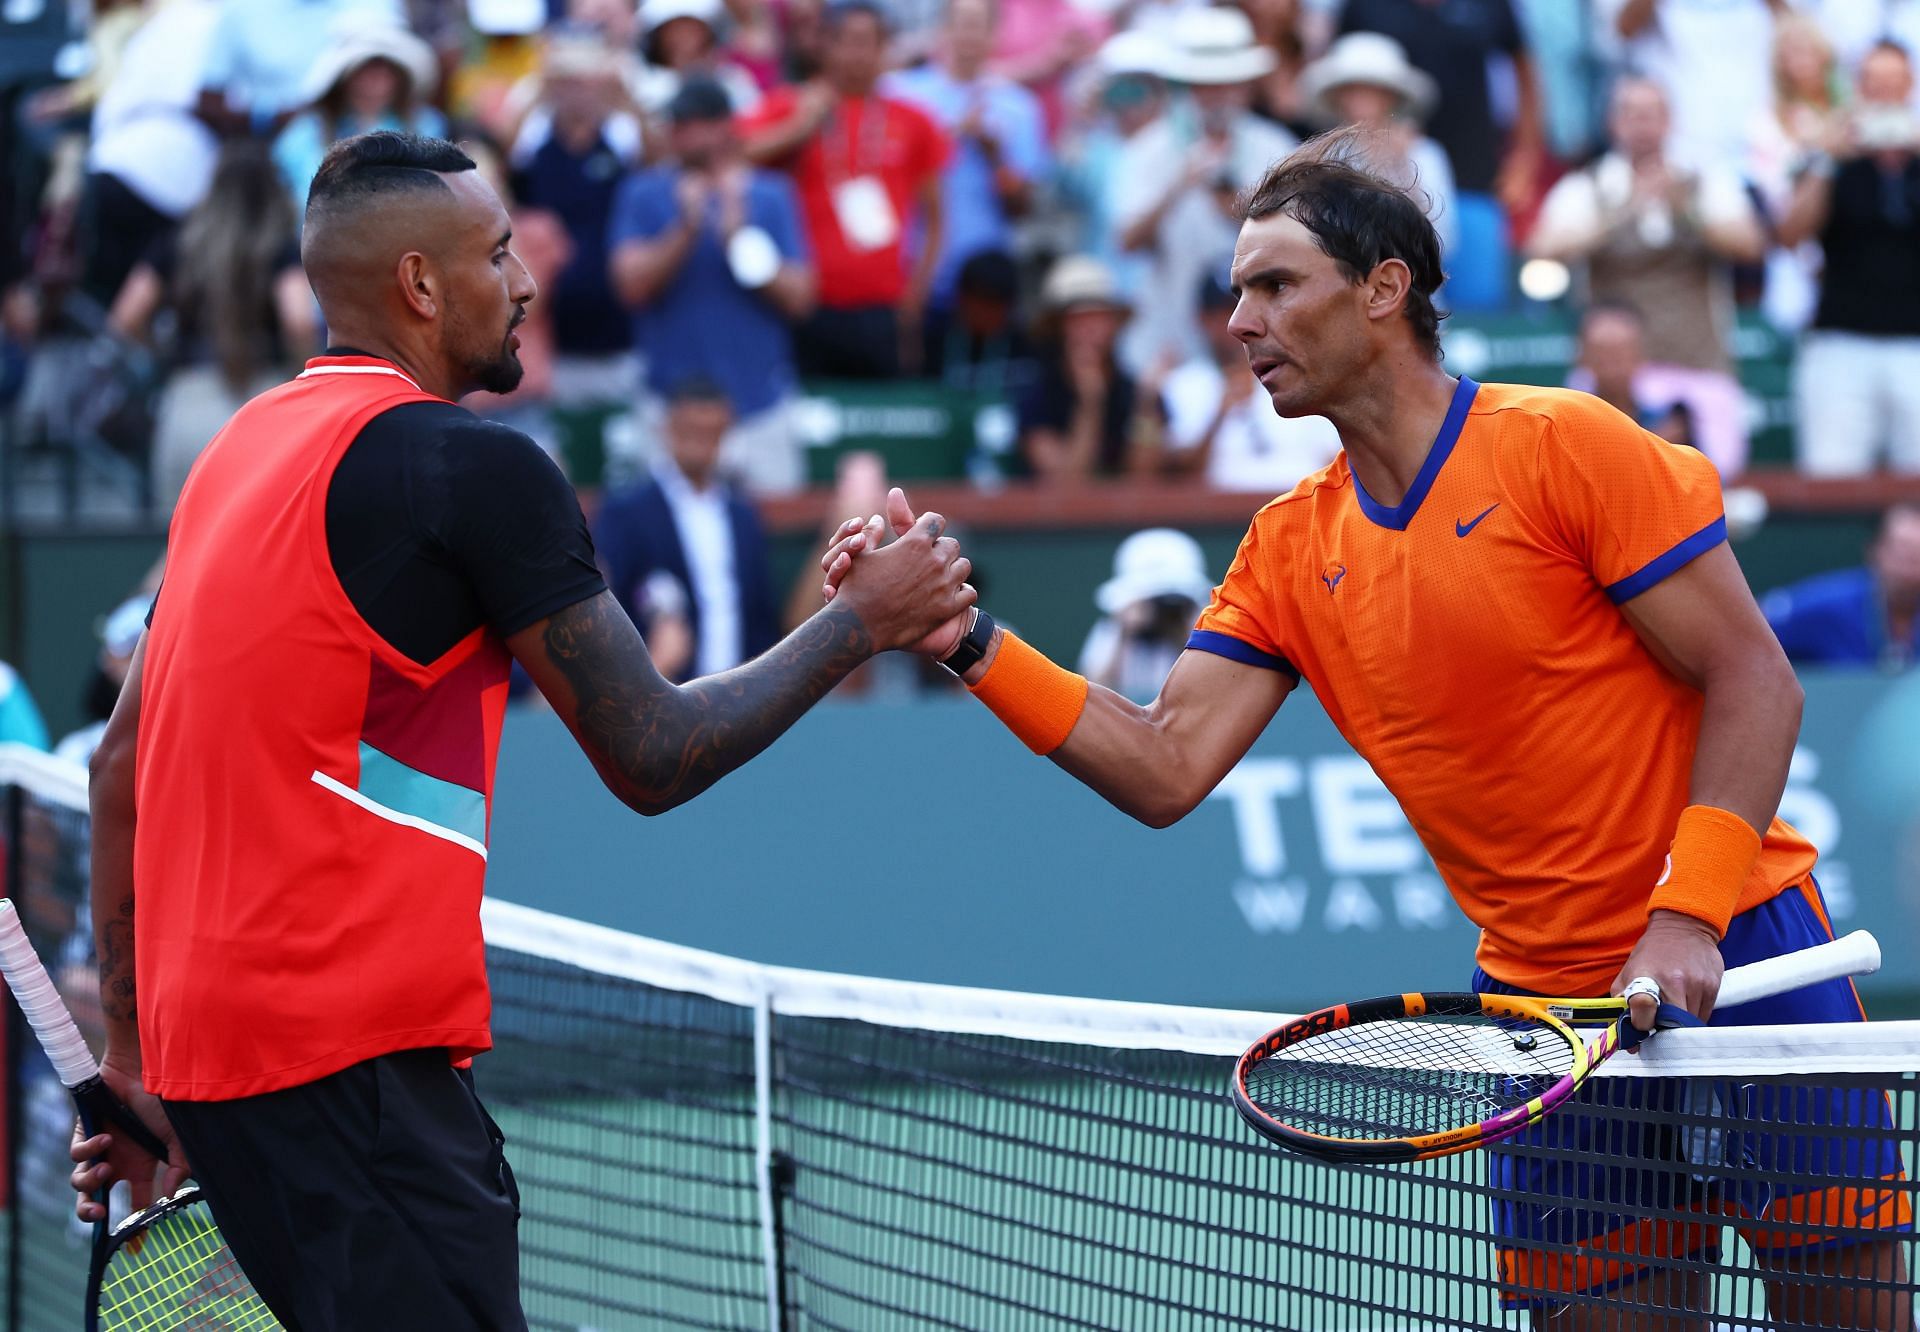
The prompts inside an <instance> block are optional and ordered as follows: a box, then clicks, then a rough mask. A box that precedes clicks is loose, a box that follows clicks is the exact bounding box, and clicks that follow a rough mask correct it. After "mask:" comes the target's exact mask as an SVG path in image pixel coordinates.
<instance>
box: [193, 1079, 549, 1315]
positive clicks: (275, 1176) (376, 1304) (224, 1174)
mask: <svg viewBox="0 0 1920 1332" xmlns="http://www.w3.org/2000/svg"><path fill="white" fill-rule="evenodd" d="M167 1116H168V1118H169V1119H171V1120H172V1122H173V1127H174V1129H175V1131H176V1132H177V1133H178V1134H179V1136H180V1143H181V1145H182V1146H183V1147H185V1148H186V1151H187V1159H188V1160H189V1161H191V1162H192V1163H193V1175H194V1178H195V1179H197V1180H198V1181H199V1182H200V1185H201V1187H202V1188H203V1189H204V1190H205V1191H206V1196H207V1201H208V1203H209V1204H210V1205H211V1206H212V1208H213V1215H214V1219H215V1220H217V1221H218V1222H219V1223H220V1229H221V1230H222V1231H223V1232H224V1233H225V1235H226V1238H227V1242H228V1243H229V1244H230V1245H232V1246H233V1252H234V1256H235V1257H236V1258H238V1259H239V1260H240V1265H241V1266H242V1267H243V1268H245V1269H246V1272H247V1275H248V1276H249V1277H250V1278H252V1280H253V1284H254V1287H255V1288H256V1289H257V1290H258V1291H259V1292H260V1295H261V1298H263V1299H264V1300H266V1302H267V1304H268V1305H269V1306H270V1307H271V1308H272V1309H273V1311H274V1313H275V1314H276V1315H278V1316H279V1318H280V1321H281V1322H282V1323H284V1324H286V1326H287V1327H288V1328H289V1329H290V1332H362V1329H369V1328H402V1327H407V1328H415V1327H417V1328H434V1329H436V1330H438V1329H447V1330H449V1332H451V1330H452V1329H468V1328H475V1329H482V1328H483V1329H488V1330H489V1332H492V1330H493V1329H511V1330H512V1332H522V1329H524V1328H525V1327H526V1325H527V1322H526V1315H525V1314H523V1313H522V1312H521V1309H520V1253H519V1237H518V1228H519V1218H520V1195H519V1191H518V1189H517V1188H516V1187H515V1185H514V1182H513V1172H512V1171H511V1170H510V1169H509V1168H508V1167H507V1161H506V1156H505V1155H504V1152H503V1148H504V1145H505V1138H504V1137H503V1136H502V1135H501V1132H500V1129H499V1127H498V1126H497V1125H496V1124H495V1123H494V1122H493V1118H492V1117H491V1116H490V1115H488V1114H487V1112H486V1109H485V1108H484V1107H483V1106H482V1105H481V1104H480V1099H479V1097H477V1096H476V1095H474V1091H473V1078H472V1076H471V1075H470V1074H468V1073H467V1072H466V1071H465V1070H464V1069H455V1068H453V1067H451V1066H450V1065H449V1064H448V1063H447V1054H446V1051H444V1050H406V1051H401V1052H400V1053H397V1054H390V1055H382V1056H381V1057H379V1058H377V1059H369V1060H367V1061H365V1062H364V1063H359V1064H354V1065H353V1066H351V1067H350V1068H345V1069H342V1070H341V1071H340V1072H338V1073H335V1074H332V1075H331V1076H328V1077H324V1078H321V1079H319V1080H318V1081H316V1082H309V1083H305V1084H303V1085H301V1086H298V1087H289V1088H287V1089H286V1090H284V1091H277V1092H268V1093H266V1094H265V1095H262V1096H248V1097H243V1098H241V1099H239V1100H233V1101H169V1102H167Z"/></svg>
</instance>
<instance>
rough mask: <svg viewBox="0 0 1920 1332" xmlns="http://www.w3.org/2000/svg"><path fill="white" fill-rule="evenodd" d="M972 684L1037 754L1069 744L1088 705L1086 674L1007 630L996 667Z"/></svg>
mask: <svg viewBox="0 0 1920 1332" xmlns="http://www.w3.org/2000/svg"><path fill="white" fill-rule="evenodd" d="M967 688H968V689H969V690H971V691H972V693H973V696H974V697H975V698H977V699H979V700H980V701H981V702H982V703H985V704H986V705H987V708H988V710H989V711H990V712H992V713H993V715H994V716H996V717H998V718H999V719H1000V720H1001V721H1003V722H1005V723H1006V724H1007V729H1008V730H1009V731H1012V732H1013V733H1014V734H1015V735H1017V736H1019V737H1020V740H1021V742H1022V743H1023V744H1025V745H1026V747H1027V748H1028V749H1031V750H1032V751H1033V752H1034V753H1036V754H1051V753H1052V752H1053V751H1054V750H1056V749H1058V748H1060V746H1061V745H1062V744H1064V743H1066V739H1067V736H1068V734H1069V733H1070V732H1071V731H1072V730H1073V725H1074V723H1075V722H1077V721H1079V720H1080V713H1081V712H1082V711H1083V710H1084V709H1085V708H1086V706H1087V677H1086V676H1084V675H1075V674H1074V673H1073V672H1072V671H1069V670H1066V669H1064V668H1062V667H1059V666H1056V665H1054V664H1053V663H1052V662H1051V661H1048V660H1047V658H1046V655H1045V654H1044V653H1042V652H1040V651H1039V650H1038V649H1037V648H1034V647H1031V646H1029V645H1028V644H1026V643H1023V642H1021V641H1020V640H1019V639H1017V638H1015V637H1014V636H1013V635H1012V634H1010V633H1008V632H1007V631H1006V630H1005V629H1002V630H1001V631H1000V650H999V651H998V652H996V653H995V654H994V657H993V665H991V666H989V667H987V673H986V674H985V675H983V676H981V677H980V683H979V684H975V685H968V686H967Z"/></svg>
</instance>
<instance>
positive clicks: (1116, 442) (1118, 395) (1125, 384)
mask: <svg viewBox="0 0 1920 1332" xmlns="http://www.w3.org/2000/svg"><path fill="white" fill-rule="evenodd" d="M1040 303H1041V307H1042V308H1041V317H1040V325H1039V329H1038V332H1039V333H1040V336H1041V338H1042V339H1043V340H1044V341H1045V342H1046V343H1047V344H1048V347H1049V354H1048V355H1047V356H1046V357H1045V359H1044V360H1043V361H1042V363H1041V366H1040V373H1039V377H1038V379H1037V380H1036V382H1035V383H1034V385H1033V387H1032V388H1031V389H1029V390H1028V391H1027V393H1026V395H1025V396H1024V397H1023V398H1022V399H1021V401H1020V407H1019V422H1020V452H1021V455H1022V456H1023V458H1024V459H1025V462H1026V465H1027V466H1028V467H1029V468H1030V469H1031V470H1032V472H1033V474H1034V475H1035V476H1037V477H1039V478H1040V479H1042V480H1044V481H1050V482H1056V483H1058V482H1073V481H1079V480H1083V479H1084V478H1086V477H1089V476H1115V475H1118V474H1120V473H1122V472H1125V471H1129V470H1132V468H1133V466H1134V464H1135V460H1136V459H1138V458H1151V457H1152V455H1153V452H1154V450H1155V448H1156V447H1157V444H1158V438H1159V423H1160V403H1159V398H1158V395H1157V394H1154V393H1151V392H1149V391H1147V390H1145V389H1144V388H1143V386H1141V385H1140V384H1138V383H1137V382H1136V381H1135V379H1134V377H1133V376H1132V375H1131V374H1129V373H1128V372H1127V370H1126V369H1125V367H1123V366H1122V365H1121V364H1120V361H1119V358H1118V356H1117V355H1116V343H1117V341H1118V339H1119V336H1120V329H1121V327H1122V326H1123V325H1124V324H1125V323H1126V320H1127V317H1128V316H1129V315H1130V314H1132V312H1133V307H1132V306H1131V305H1130V304H1129V303H1128V301H1127V299H1126V298H1125V297H1124V296H1122V295H1121V294H1120V289H1119V287H1118V285H1117V284H1116V283H1115V282H1114V280H1113V274H1112V272H1110V271H1109V270H1108V268H1107V266H1106V265H1105V264H1103V263H1101V262H1100V261H1099V260H1098V259H1095V258H1093V257H1092V256H1090V255H1084V254H1075V255H1069V256H1067V257H1066V258H1065V259H1062V260H1060V261H1059V262H1058V263H1056V264H1055V265H1054V266H1053V268H1052V270H1051V271H1050V272H1049V273H1048V274H1047V280H1046V282H1045V283H1044V284H1043V285H1042V287H1041V289H1040Z"/></svg>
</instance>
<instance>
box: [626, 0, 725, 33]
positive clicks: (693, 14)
mask: <svg viewBox="0 0 1920 1332" xmlns="http://www.w3.org/2000/svg"><path fill="white" fill-rule="evenodd" d="M726 16H727V7H726V4H725V2H724V0H646V3H645V4H643V5H641V6H640V25H641V27H642V28H643V29H645V30H646V31H647V32H649V33H652V32H656V31H658V30H659V29H660V28H662V27H664V26H665V25H666V24H669V23H671V22H673V21H674V20H675V19H682V18H690V19H698V20H699V21H700V22H702V23H704V24H706V25H707V26H708V27H709V28H712V29H714V30H715V31H716V32H717V31H719V28H720V25H721V23H722V22H724V21H725V19H726Z"/></svg>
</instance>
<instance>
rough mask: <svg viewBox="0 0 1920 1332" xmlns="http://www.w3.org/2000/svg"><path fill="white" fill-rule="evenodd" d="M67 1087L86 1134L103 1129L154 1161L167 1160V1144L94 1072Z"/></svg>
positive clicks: (89, 1134) (90, 1134)
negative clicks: (85, 1078)
mask: <svg viewBox="0 0 1920 1332" xmlns="http://www.w3.org/2000/svg"><path fill="white" fill-rule="evenodd" d="M71 1090H72V1092H73V1103H74V1104H75V1105H76V1106H78V1107H79V1109H80V1125H81V1127H82V1128H84V1129H85V1130H86V1132H87V1134H88V1136H89V1137H91V1136H92V1135H93V1134H95V1133H100V1132H103V1131H104V1132H107V1133H115V1134H121V1135H124V1136H125V1137H127V1138H128V1139H130V1140H131V1141H133V1142H135V1143H137V1144H139V1147H140V1149H141V1150H142V1151H144V1152H145V1153H146V1154H147V1155H149V1156H151V1157H152V1158H153V1159H154V1160H156V1161H165V1160H167V1159H168V1154H167V1145H166V1144H165V1143H163V1142H161V1141H160V1139H159V1138H158V1137H157V1136H156V1135H155V1134H154V1132H153V1130H152V1129H150V1128H148V1127H147V1126H146V1125H145V1124H144V1123H142V1122H141V1120H140V1116H138V1115H136V1114H134V1113H133V1111H132V1110H130V1109H128V1107H127V1104H126V1102H124V1101H122V1100H121V1099H120V1098H119V1097H118V1096H115V1095H114V1094H113V1090H112V1088H110V1087H108V1086H107V1084H106V1083H105V1082H103V1081H101V1080H100V1078H99V1076H98V1075H96V1076H94V1077H91V1078H88V1079H87V1080H86V1081H85V1082H83V1083H81V1084H80V1085H79V1086H78V1087H74V1088H72V1089H71Z"/></svg>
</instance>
